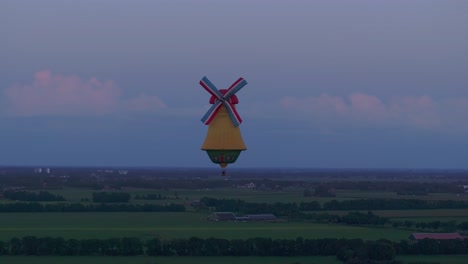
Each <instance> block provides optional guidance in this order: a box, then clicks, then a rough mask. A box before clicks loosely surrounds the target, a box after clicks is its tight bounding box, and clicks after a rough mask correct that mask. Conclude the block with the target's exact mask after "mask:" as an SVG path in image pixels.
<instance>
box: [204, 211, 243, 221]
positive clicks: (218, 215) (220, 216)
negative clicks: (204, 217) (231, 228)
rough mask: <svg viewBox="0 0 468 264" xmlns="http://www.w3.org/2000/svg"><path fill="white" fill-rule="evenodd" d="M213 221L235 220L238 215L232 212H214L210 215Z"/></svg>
mask: <svg viewBox="0 0 468 264" xmlns="http://www.w3.org/2000/svg"><path fill="white" fill-rule="evenodd" d="M208 220H211V221H234V220H236V216H235V215H234V213H232V212H214V213H212V214H211V215H210V216H208Z"/></svg>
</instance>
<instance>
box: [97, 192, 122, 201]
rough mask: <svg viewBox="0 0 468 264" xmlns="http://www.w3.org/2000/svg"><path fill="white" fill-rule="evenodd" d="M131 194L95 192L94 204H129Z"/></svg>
mask: <svg viewBox="0 0 468 264" xmlns="http://www.w3.org/2000/svg"><path fill="white" fill-rule="evenodd" d="M129 201H130V194H129V193H124V192H110V193H108V192H95V193H93V203H128V202H129Z"/></svg>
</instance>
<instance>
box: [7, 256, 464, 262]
mask: <svg viewBox="0 0 468 264" xmlns="http://www.w3.org/2000/svg"><path fill="white" fill-rule="evenodd" d="M396 259H397V260H400V261H403V263H405V264H410V263H421V262H424V263H440V264H466V263H467V261H466V260H467V259H468V256H467V255H454V256H446V255H443V256H442V255H436V256H425V255H418V256H397V257H396ZM0 263H9V264H30V263H48V264H62V263H67V264H81V263H87V264H127V263H133V264H218V263H223V264H239V263H242V264H293V263H297V264H341V263H342V262H341V261H338V260H337V259H336V257H82V256H79V257H62V256H54V257H47V256H41V257H24V256H14V257H12V256H0Z"/></svg>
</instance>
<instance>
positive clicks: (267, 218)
mask: <svg viewBox="0 0 468 264" xmlns="http://www.w3.org/2000/svg"><path fill="white" fill-rule="evenodd" d="M246 217H247V218H248V219H249V221H263V222H274V221H277V220H278V217H276V216H275V215H274V214H249V215H246Z"/></svg>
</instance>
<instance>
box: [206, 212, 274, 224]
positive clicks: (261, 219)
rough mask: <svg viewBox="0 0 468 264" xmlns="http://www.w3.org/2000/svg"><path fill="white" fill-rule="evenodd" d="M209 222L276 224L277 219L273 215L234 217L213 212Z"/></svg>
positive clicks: (231, 214) (226, 213)
mask: <svg viewBox="0 0 468 264" xmlns="http://www.w3.org/2000/svg"><path fill="white" fill-rule="evenodd" d="M208 220H211V221H216V222H217V221H236V222H252V221H256V222H277V221H278V218H277V217H276V216H275V215H274V214H249V215H244V216H236V215H235V214H234V213H232V212H215V213H213V214H211V215H210V216H208Z"/></svg>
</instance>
